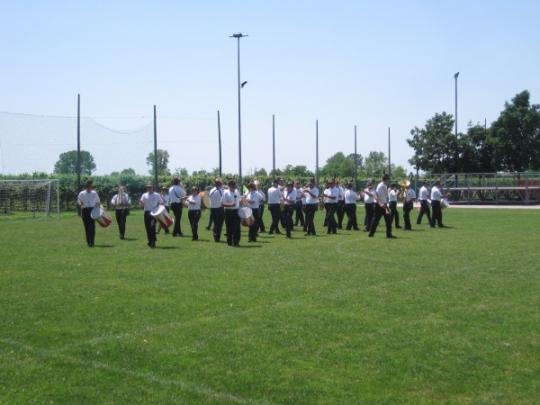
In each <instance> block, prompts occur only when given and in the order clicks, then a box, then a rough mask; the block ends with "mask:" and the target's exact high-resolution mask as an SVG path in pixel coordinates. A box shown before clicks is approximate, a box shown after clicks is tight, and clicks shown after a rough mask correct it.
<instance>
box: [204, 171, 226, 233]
mask: <svg viewBox="0 0 540 405" xmlns="http://www.w3.org/2000/svg"><path fill="white" fill-rule="evenodd" d="M208 196H209V197H210V217H211V218H212V220H213V221H214V229H213V235H214V241H215V242H219V241H220V240H221V229H222V228H223V220H224V218H225V212H224V210H223V207H222V206H221V197H223V188H222V183H221V179H219V178H216V179H215V180H214V187H213V188H212V189H211V190H210V193H209V194H208Z"/></svg>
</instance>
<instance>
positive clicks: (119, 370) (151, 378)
mask: <svg viewBox="0 0 540 405" xmlns="http://www.w3.org/2000/svg"><path fill="white" fill-rule="evenodd" d="M0 342H1V343H3V344H5V345H9V346H12V347H15V348H17V349H20V350H25V351H28V352H30V353H32V354H34V355H37V356H39V357H44V358H51V359H57V360H62V361H66V362H69V363H72V364H75V365H79V366H82V367H85V368H93V369H96V370H105V371H108V372H111V373H115V374H121V375H124V376H128V377H132V378H137V379H142V380H146V381H148V382H151V383H156V384H160V385H164V386H171V387H177V388H180V389H181V390H183V391H187V392H191V393H194V394H199V395H203V396H205V397H207V398H212V399H216V400H221V401H229V402H234V403H238V404H268V402H266V401H259V400H253V399H245V398H241V397H238V396H236V395H233V394H229V393H227V392H219V391H216V390H214V389H212V388H210V387H207V386H204V385H201V384H194V383H191V382H186V381H182V380H179V379H174V380H172V379H168V378H162V377H160V376H157V375H156V374H154V373H152V372H139V371H133V370H129V369H127V368H123V367H115V366H111V365H109V364H107V363H103V362H100V361H93V360H92V361H86V360H82V359H79V358H77V357H73V356H67V355H63V354H59V353H54V352H51V351H48V350H42V349H38V348H35V347H33V346H30V345H27V344H24V343H21V342H17V341H15V340H12V339H0Z"/></svg>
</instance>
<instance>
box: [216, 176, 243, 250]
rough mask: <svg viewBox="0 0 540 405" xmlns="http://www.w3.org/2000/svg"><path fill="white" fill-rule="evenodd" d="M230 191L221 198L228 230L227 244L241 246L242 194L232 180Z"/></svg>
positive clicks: (226, 191)
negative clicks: (240, 214) (239, 210)
mask: <svg viewBox="0 0 540 405" xmlns="http://www.w3.org/2000/svg"><path fill="white" fill-rule="evenodd" d="M228 185H229V189H228V190H225V192H224V193H223V197H222V198H221V205H222V206H223V208H224V209H225V227H226V229H227V244H228V245H229V246H235V247H236V246H239V245H240V217H239V216H238V208H239V207H240V194H239V192H238V190H237V189H236V182H235V181H234V180H230V181H229V183H228Z"/></svg>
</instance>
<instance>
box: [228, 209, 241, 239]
mask: <svg viewBox="0 0 540 405" xmlns="http://www.w3.org/2000/svg"><path fill="white" fill-rule="evenodd" d="M225 228H226V230H227V244H228V245H229V246H238V245H239V243H240V217H239V216H238V210H237V209H235V210H225Z"/></svg>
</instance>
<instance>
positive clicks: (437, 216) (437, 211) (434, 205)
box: [430, 180, 444, 228]
mask: <svg viewBox="0 0 540 405" xmlns="http://www.w3.org/2000/svg"><path fill="white" fill-rule="evenodd" d="M442 198H443V194H442V192H441V182H440V181H439V180H437V181H436V182H435V185H434V186H433V187H432V188H431V209H432V210H433V216H432V217H431V223H430V225H431V227H432V228H435V223H437V225H438V226H439V228H444V225H443V223H442V207H441V199H442Z"/></svg>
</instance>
